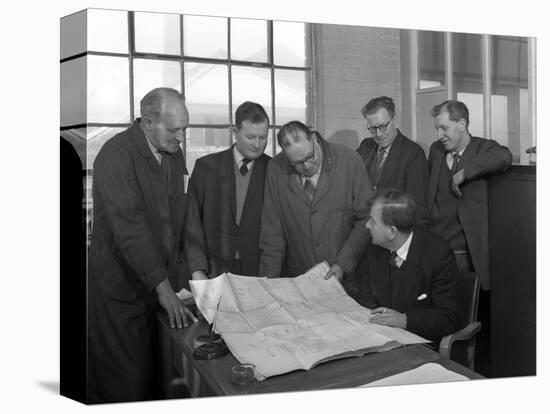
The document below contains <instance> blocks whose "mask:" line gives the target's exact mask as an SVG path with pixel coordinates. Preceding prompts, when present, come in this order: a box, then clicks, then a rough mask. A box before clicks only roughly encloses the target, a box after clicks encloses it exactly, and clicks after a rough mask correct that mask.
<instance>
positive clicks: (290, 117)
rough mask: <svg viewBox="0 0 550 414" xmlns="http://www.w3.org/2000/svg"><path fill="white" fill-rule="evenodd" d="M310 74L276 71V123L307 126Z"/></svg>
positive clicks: (299, 71)
mask: <svg viewBox="0 0 550 414" xmlns="http://www.w3.org/2000/svg"><path fill="white" fill-rule="evenodd" d="M307 76H308V72H305V71H301V70H284V69H276V70H275V121H276V122H277V125H283V124H285V123H287V122H289V121H294V120H297V121H302V122H303V123H305V124H307V116H306V108H307V104H306V102H307V100H306V85H307Z"/></svg>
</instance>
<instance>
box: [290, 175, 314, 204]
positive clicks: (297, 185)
mask: <svg viewBox="0 0 550 414" xmlns="http://www.w3.org/2000/svg"><path fill="white" fill-rule="evenodd" d="M287 187H288V190H289V191H290V192H291V193H292V194H294V195H295V196H296V197H298V199H300V201H303V202H304V203H305V204H307V205H310V204H311V201H309V198H308V196H307V194H306V191H305V190H304V187H303V186H302V183H301V180H300V175H299V174H297V173H295V172H292V171H289V172H288V180H287Z"/></svg>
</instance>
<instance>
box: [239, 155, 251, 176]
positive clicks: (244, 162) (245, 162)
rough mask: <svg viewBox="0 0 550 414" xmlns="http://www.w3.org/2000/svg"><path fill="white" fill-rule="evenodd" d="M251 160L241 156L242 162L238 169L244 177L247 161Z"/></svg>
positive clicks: (246, 170)
mask: <svg viewBox="0 0 550 414" xmlns="http://www.w3.org/2000/svg"><path fill="white" fill-rule="evenodd" d="M250 161H251V160H249V159H248V158H243V163H242V165H241V168H239V171H240V172H241V175H242V176H243V177H244V176H245V175H246V173H247V172H248V163H249V162H250Z"/></svg>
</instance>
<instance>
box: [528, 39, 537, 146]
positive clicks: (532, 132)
mask: <svg viewBox="0 0 550 414" xmlns="http://www.w3.org/2000/svg"><path fill="white" fill-rule="evenodd" d="M536 40H537V39H536V38H534V37H529V38H528V39H527V48H528V49H527V96H528V98H527V99H528V101H529V103H528V112H527V113H528V115H527V116H528V119H529V122H528V124H529V139H530V141H531V145H532V146H535V145H537V83H536V80H537V65H536V63H537V61H536V57H537V43H536Z"/></svg>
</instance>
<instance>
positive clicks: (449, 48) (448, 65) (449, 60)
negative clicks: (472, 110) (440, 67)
mask: <svg viewBox="0 0 550 414" xmlns="http://www.w3.org/2000/svg"><path fill="white" fill-rule="evenodd" d="M444 39H445V83H446V85H447V99H453V41H452V33H451V32H445V34H444Z"/></svg>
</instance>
